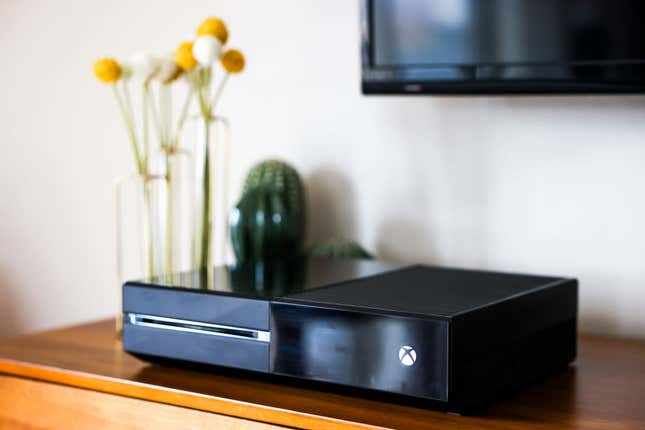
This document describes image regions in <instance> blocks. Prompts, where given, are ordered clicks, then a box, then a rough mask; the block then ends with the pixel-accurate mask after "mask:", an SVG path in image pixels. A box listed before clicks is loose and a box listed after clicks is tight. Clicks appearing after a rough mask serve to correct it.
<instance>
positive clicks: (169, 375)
mask: <svg viewBox="0 0 645 430" xmlns="http://www.w3.org/2000/svg"><path fill="white" fill-rule="evenodd" d="M0 373H4V374H6V375H11V376H17V377H22V378H29V379H33V380H39V381H46V382H49V383H56V384H63V385H67V386H72V387H76V388H83V389H90V390H94V391H98V392H103V393H109V394H116V395H120V396H125V397H130V398H137V399H143V400H147V401H151V402H157V403H165V404H169V405H174V406H181V407H186V408H191V409H195V410H200V411H208V412H214V413H217V414H223V415H228V416H231V417H239V418H243V419H246V420H252V421H259V422H266V423H271V424H275V425H282V426H288V427H296V428H311V429H351V428H373V427H386V428H401V429H451V428H455V429H457V428H458V429H466V430H469V429H491V430H492V429H541V430H547V429H568V428H576V429H645V342H642V341H630V340H619V339H613V338H605V337H596V336H583V337H581V338H580V340H579V350H578V359H577V360H576V362H575V364H574V365H573V366H571V367H569V368H568V369H566V370H563V371H562V372H560V373H558V374H555V375H553V376H552V377H550V378H549V379H547V380H545V381H543V382H540V383H538V384H535V385H533V386H531V387H529V388H528V389H526V390H524V391H522V392H520V393H518V394H516V395H514V396H512V397H510V398H508V399H506V400H503V401H500V402H498V403H496V404H495V405H493V406H491V407H489V408H487V409H486V410H484V411H482V412H481V413H480V414H479V415H477V416H457V415H450V414H446V413H443V412H437V411H431V410H428V409H424V408H420V407H413V406H409V405H403V404H397V403H392V402H382V401H377V400H373V399H368V398H365V397H359V396H354V395H347V394H340V393H338V392H336V391H335V390H333V389H331V388H330V389H328V390H327V389H325V390H324V391H321V390H314V389H311V388H302V387H299V386H297V385H296V386H294V385H285V384H279V383H276V382H273V381H268V382H267V381H262V380H258V379H254V378H249V377H246V378H240V377H239V376H232V375H229V374H227V373H226V372H222V373H213V372H209V373H206V372H199V371H192V370H185V369H179V368H173V367H165V366H159V365H151V364H148V363H145V362H142V361H140V360H138V359H136V358H134V357H131V356H129V355H128V354H126V353H124V352H123V351H122V350H121V344H120V342H118V341H116V340H115V339H114V322H113V321H112V320H109V321H101V322H98V323H91V324H84V325H79V326H75V327H69V328H64V329H60V330H53V331H48V332H44V333H39V334H33V335H28V336H23V337H19V338H16V339H12V340H6V341H2V342H0ZM4 391H5V392H0V396H11V395H12V393H10V392H6V391H11V390H6V389H5V390H4Z"/></svg>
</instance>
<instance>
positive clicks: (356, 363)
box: [123, 259, 578, 412]
mask: <svg viewBox="0 0 645 430" xmlns="http://www.w3.org/2000/svg"><path fill="white" fill-rule="evenodd" d="M577 304H578V292H577V281H576V280H575V279H567V278H559V277H545V276H528V275H514V274H504V273H494V272H485V271H471V270H458V269H446V268H439V267H430V266H422V265H412V266H405V265H395V264H386V263H381V262H374V261H358V260H326V259H309V260H281V261H272V262H264V263H247V264H241V265H236V266H230V267H222V268H216V269H214V270H211V271H194V272H187V273H180V274H173V275H169V276H160V277H157V278H154V279H150V280H145V281H133V282H128V283H126V284H125V285H124V286H123V316H124V327H123V348H124V349H125V350H126V351H128V352H130V353H132V354H134V355H137V356H139V357H142V358H144V359H149V360H155V359H172V360H179V361H181V362H183V363H186V362H192V363H199V364H207V365H215V366H224V367H227V368H236V369H243V370H246V371H253V372H263V373H265V374H271V375H280V376H286V377H290V378H296V379H300V380H308V381H319V382H324V383H331V384H340V385H343V386H348V387H352V388H356V389H360V390H377V391H381V392H386V393H394V394H396V395H404V396H412V397H414V398H421V399H425V400H428V401H429V402H428V404H430V405H433V406H437V407H439V408H444V409H446V410H449V411H454V412H464V411H467V410H468V409H469V408H471V407H476V406H479V405H482V404H485V403H487V402H489V401H491V400H493V399H495V398H498V397H499V396H500V395H503V394H505V393H507V392H509V391H512V390H515V389H518V388H520V387H521V386H523V385H525V384H527V383H529V382H531V381H533V380H536V379H539V378H541V377H544V376H545V375H547V374H548V373H549V372H552V371H554V370H557V369H559V368H563V367H565V366H566V365H567V364H568V363H569V362H571V361H572V360H573V359H574V358H575V355H576V319H577Z"/></svg>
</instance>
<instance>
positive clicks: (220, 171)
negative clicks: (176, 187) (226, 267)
mask: <svg viewBox="0 0 645 430" xmlns="http://www.w3.org/2000/svg"><path fill="white" fill-rule="evenodd" d="M189 133H190V136H186V137H187V138H186V139H185V142H192V147H190V148H189V150H190V151H191V152H192V153H193V154H194V155H195V171H196V175H195V212H194V214H195V218H194V219H195V221H194V230H193V261H194V263H195V268H200V269H207V268H210V267H212V266H213V265H221V264H225V263H227V262H228V261H229V260H230V251H229V245H228V242H229V240H228V211H229V198H228V188H229V159H230V150H231V148H230V127H229V122H228V120H226V119H225V118H223V117H219V116H213V117H211V118H210V120H208V121H205V120H204V118H203V117H200V116H198V117H195V118H194V119H193V121H192V122H191V124H190V127H189ZM209 272H210V270H209Z"/></svg>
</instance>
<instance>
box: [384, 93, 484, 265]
mask: <svg viewBox="0 0 645 430" xmlns="http://www.w3.org/2000/svg"><path fill="white" fill-rule="evenodd" d="M487 109H488V105H487V103H486V101H482V100H480V99H472V98H468V99H445V98H441V99H433V100H431V101H429V102H428V103H423V104H418V105H415V106H413V109H411V110H403V111H401V109H392V110H391V111H388V112H387V115H386V116H385V117H384V118H383V120H384V121H387V122H388V125H389V129H391V130H398V131H399V133H398V136H397V145H398V146H397V149H398V151H399V153H400V154H401V156H402V157H403V158H402V159H401V161H400V164H398V165H397V175H404V176H405V178H406V179H405V182H404V184H403V186H402V185H401V184H399V188H400V189H399V190H398V191H397V192H395V193H393V194H392V199H393V200H392V203H393V204H394V205H395V206H396V207H399V208H402V209H401V210H398V211H396V215H394V217H392V216H390V217H389V218H387V219H385V220H383V222H382V223H381V225H380V229H379V236H378V243H377V250H378V254H379V256H381V257H383V258H384V259H388V260H393V261H406V262H424V263H433V264H442V263H444V264H446V263H447V264H452V265H455V264H457V265H481V264H485V263H486V259H487V258H488V255H489V252H488V246H489V241H488V240H487V239H488V237H487V236H488V230H489V223H490V219H489V216H488V209H487V207H488V201H487V200H488V197H489V196H488V193H489V189H488V183H487V180H486V178H487V177H488V175H489V170H490V166H489V163H488V159H487V155H488V149H489V145H490V144H491V142H490V140H491V139H490V137H489V133H488V131H489V127H490V124H489V121H488V120H486V119H485V118H487ZM415 116H420V118H417V119H416V121H418V122H420V121H423V120H424V119H425V120H426V121H430V119H431V120H432V122H431V123H429V125H428V127H429V128H430V129H431V130H432V133H429V137H428V139H427V140H425V139H419V136H418V135H417V134H418V129H415V128H414V127H410V126H409V122H410V120H411V118H414V117H415ZM464 118H466V120H465V119H464ZM396 199H401V201H399V202H397V201H396ZM410 202H412V203H410ZM406 214H410V215H408V216H407V217H406ZM436 231H441V233H442V234H441V235H438V234H433V233H434V232H436ZM439 239H442V241H441V242H438V240H439Z"/></svg>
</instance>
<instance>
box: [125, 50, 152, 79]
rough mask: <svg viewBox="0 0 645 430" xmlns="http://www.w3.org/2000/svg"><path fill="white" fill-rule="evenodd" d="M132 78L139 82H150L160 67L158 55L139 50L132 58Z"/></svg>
mask: <svg viewBox="0 0 645 430" xmlns="http://www.w3.org/2000/svg"><path fill="white" fill-rule="evenodd" d="M130 68H131V70H132V79H134V80H136V81H139V82H142V83H143V82H148V81H149V80H150V78H152V76H153V75H154V74H155V73H156V72H157V70H158V69H159V61H158V58H157V56H155V55H153V54H151V53H149V52H137V53H136V54H134V55H133V56H132V57H131V58H130Z"/></svg>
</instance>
